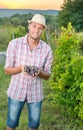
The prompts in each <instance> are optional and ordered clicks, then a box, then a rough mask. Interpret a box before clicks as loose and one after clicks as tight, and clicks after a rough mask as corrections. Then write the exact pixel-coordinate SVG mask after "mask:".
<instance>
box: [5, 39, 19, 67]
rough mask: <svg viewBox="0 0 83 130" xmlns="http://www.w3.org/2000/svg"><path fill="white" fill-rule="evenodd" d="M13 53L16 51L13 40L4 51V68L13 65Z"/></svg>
mask: <svg viewBox="0 0 83 130" xmlns="http://www.w3.org/2000/svg"><path fill="white" fill-rule="evenodd" d="M15 53H16V46H15V42H14V40H13V41H11V42H10V43H9V45H8V48H7V51H6V61H5V66H4V68H7V67H14V64H15Z"/></svg>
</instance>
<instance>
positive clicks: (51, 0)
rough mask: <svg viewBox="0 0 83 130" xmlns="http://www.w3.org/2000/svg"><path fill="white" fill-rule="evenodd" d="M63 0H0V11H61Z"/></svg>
mask: <svg viewBox="0 0 83 130" xmlns="http://www.w3.org/2000/svg"><path fill="white" fill-rule="evenodd" d="M63 2H64V0H58V1H57V0H45V1H44V0H42V1H41V2H40V1H39V0H31V1H27V0H21V1H20V0H14V1H11V0H8V1H6V0H3V1H2V0H0V9H31V10H61V6H62V5H63Z"/></svg>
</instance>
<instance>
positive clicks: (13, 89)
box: [4, 14, 53, 130]
mask: <svg viewBox="0 0 83 130" xmlns="http://www.w3.org/2000/svg"><path fill="white" fill-rule="evenodd" d="M28 23H29V25H28V29H29V33H28V34H27V35H26V36H25V37H21V38H17V39H14V40H12V41H11V42H10V43H9V45H8V49H7V54H6V63H5V67H4V68H5V73H6V74H9V75H12V76H11V82H10V85H9V88H8V90H7V95H8V118H7V128H6V130H16V127H17V126H18V125H19V117H20V114H21V111H22V109H23V106H24V104H25V103H26V104H27V110H28V127H29V130H38V128H39V125H40V114H41V108H42V100H43V90H42V79H44V80H48V79H49V77H50V74H51V65H52V59H53V56H52V50H51V48H50V46H49V45H48V44H46V43H45V42H44V41H42V40H41V39H40V37H41V34H42V32H43V31H44V29H45V27H46V24H45V17H44V16H43V15H41V14H35V15H34V16H33V18H32V19H31V20H28Z"/></svg>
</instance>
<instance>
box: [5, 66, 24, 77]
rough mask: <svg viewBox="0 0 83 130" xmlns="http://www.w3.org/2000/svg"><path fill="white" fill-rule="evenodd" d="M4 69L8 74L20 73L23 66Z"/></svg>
mask: <svg viewBox="0 0 83 130" xmlns="http://www.w3.org/2000/svg"><path fill="white" fill-rule="evenodd" d="M4 71H5V74H8V75H14V74H18V73H21V72H22V66H18V67H9V68H5V69H4Z"/></svg>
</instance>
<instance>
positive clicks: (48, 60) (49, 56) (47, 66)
mask: <svg viewBox="0 0 83 130" xmlns="http://www.w3.org/2000/svg"><path fill="white" fill-rule="evenodd" d="M52 61H53V53H52V49H51V48H50V49H49V51H48V54H47V56H46V59H45V64H44V71H45V72H48V73H50V74H51V67H52Z"/></svg>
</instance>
